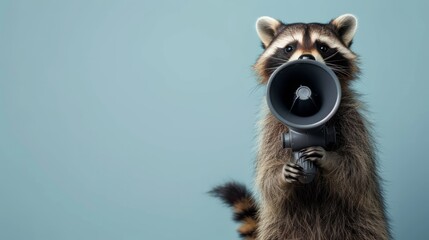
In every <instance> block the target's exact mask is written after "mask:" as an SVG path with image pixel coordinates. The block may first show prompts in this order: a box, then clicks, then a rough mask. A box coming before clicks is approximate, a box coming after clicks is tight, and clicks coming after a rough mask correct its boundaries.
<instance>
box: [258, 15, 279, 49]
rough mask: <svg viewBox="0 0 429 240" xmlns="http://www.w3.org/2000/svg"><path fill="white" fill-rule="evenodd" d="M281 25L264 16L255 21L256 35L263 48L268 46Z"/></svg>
mask: <svg viewBox="0 0 429 240" xmlns="http://www.w3.org/2000/svg"><path fill="white" fill-rule="evenodd" d="M281 25H282V23H281V22H280V21H278V20H276V19H274V18H271V17H266V16H264V17H260V18H258V20H256V32H257V33H258V36H259V39H261V41H262V45H263V47H264V48H266V47H268V45H270V43H271V41H272V40H273V39H274V37H275V36H276V34H277V33H278V29H279V27H280V26H281Z"/></svg>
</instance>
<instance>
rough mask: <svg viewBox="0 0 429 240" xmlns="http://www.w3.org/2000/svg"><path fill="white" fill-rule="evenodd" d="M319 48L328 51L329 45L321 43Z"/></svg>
mask: <svg viewBox="0 0 429 240" xmlns="http://www.w3.org/2000/svg"><path fill="white" fill-rule="evenodd" d="M319 49H320V51H322V52H326V51H328V49H329V47H328V46H326V45H325V44H322V45H320V46H319Z"/></svg>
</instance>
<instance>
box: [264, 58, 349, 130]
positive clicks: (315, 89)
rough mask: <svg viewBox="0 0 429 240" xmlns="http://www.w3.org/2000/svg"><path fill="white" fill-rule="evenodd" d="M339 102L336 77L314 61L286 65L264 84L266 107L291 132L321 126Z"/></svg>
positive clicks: (332, 113)
mask: <svg viewBox="0 0 429 240" xmlns="http://www.w3.org/2000/svg"><path fill="white" fill-rule="evenodd" d="M340 99H341V85H340V82H339V81H338V78H337V76H336V75H335V73H334V72H333V71H332V70H331V69H330V68H328V67H326V66H325V65H324V64H322V63H319V62H317V61H314V60H296V61H292V62H289V63H286V64H284V65H282V66H280V67H279V68H277V70H276V71H275V72H274V73H273V74H272V75H271V77H270V79H269V81H268V89H267V103H268V106H269V108H270V110H271V112H272V113H273V114H274V116H275V117H276V118H277V119H279V120H280V121H281V122H282V123H284V124H285V125H287V126H288V127H289V128H292V129H314V128H317V127H319V126H322V125H323V124H325V123H326V122H327V121H328V120H329V119H330V118H331V117H332V116H333V115H334V114H335V112H336V111H337V109H338V107H339V105H340Z"/></svg>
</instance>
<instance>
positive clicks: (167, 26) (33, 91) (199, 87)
mask: <svg viewBox="0 0 429 240" xmlns="http://www.w3.org/2000/svg"><path fill="white" fill-rule="evenodd" d="M428 9H429V4H428V2H427V1H423V0H422V1H401V2H399V1H398V2H396V1H387V0H386V1H369V0H368V1H342V0H337V1H259V2H256V1H253V2H251V1H247V0H241V1H231V0H229V1H219V0H217V1H198V0H194V1H174V0H171V1H124V0H118V1H101V0H100V1H87V0H79V1H54V0H52V1H4V0H3V1H1V2H0V239H11V240H12V239H25V240H27V239H40V240H50V239H70V240H72V239H73V240H74V239H83V240H85V239H161V240H164V239H188V240H189V239H195V240H196V239H213V240H215V239H216V240H219V239H238V237H237V234H236V233H235V228H236V225H235V224H234V223H233V222H232V221H231V220H230V218H231V213H230V211H229V209H227V208H225V207H223V206H222V205H221V204H220V202H219V201H217V200H216V199H212V198H210V197H208V196H207V194H206V191H208V190H209V189H210V188H211V187H212V186H214V185H216V184H219V183H222V182H224V181H227V180H231V179H235V180H238V181H241V182H244V183H246V184H247V185H249V186H252V182H253V161H254V156H255V153H254V145H255V136H256V131H255V123H256V121H257V113H258V109H259V105H260V99H261V97H262V96H263V94H264V88H263V87H260V88H258V87H257V84H256V80H255V77H254V73H253V72H252V70H251V65H252V64H253V63H254V61H255V59H256V58H257V56H258V54H259V53H261V51H262V49H261V48H260V43H259V40H258V38H257V35H256V33H255V30H254V23H255V20H256V19H257V17H259V16H262V15H269V16H272V17H276V18H279V19H281V20H283V21H285V22H295V21H305V22H309V21H321V22H327V21H329V20H330V19H331V18H334V17H336V16H338V15H341V14H343V13H347V12H350V13H354V14H355V15H356V16H357V17H358V18H359V29H358V32H357V35H356V37H355V43H354V45H353V49H354V50H355V51H356V52H357V53H359V54H360V55H361V63H362V65H361V66H362V72H363V74H362V76H361V81H359V82H358V83H357V84H356V85H355V86H356V87H357V89H358V90H359V91H360V92H361V93H363V94H364V96H363V99H364V100H365V101H366V102H367V103H368V106H369V110H370V112H371V114H370V116H369V118H370V119H371V120H372V121H373V122H374V124H375V130H376V135H377V140H378V143H379V149H380V152H379V158H380V172H381V175H382V177H383V178H384V179H385V192H386V194H385V196H386V201H387V204H388V210H389V212H390V214H389V215H390V217H391V225H392V231H393V233H394V236H395V237H396V239H429V234H428V231H427V228H428V221H427V216H429V207H428V206H427V203H428V202H429V193H428V185H427V183H428V180H427V175H428V174H427V172H428V167H429V163H428V158H427V152H428V151H427V149H428V145H427V143H428V141H427V140H426V139H427V136H428V135H429V131H428V123H429V110H428V99H427V98H426V97H427V94H428V86H429V84H428V77H427V70H428V65H427V63H428V60H427V59H428V55H429V51H428V42H429V32H428V23H429V17H428V14H427V11H428Z"/></svg>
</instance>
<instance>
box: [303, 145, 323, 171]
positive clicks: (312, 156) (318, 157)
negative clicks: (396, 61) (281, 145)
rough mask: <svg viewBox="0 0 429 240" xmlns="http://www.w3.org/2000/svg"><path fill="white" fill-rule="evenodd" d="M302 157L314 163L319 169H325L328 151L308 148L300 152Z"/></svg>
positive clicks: (320, 148) (319, 148)
mask: <svg viewBox="0 0 429 240" xmlns="http://www.w3.org/2000/svg"><path fill="white" fill-rule="evenodd" d="M300 153H301V157H303V158H304V159H305V160H307V161H311V162H313V163H314V164H315V165H316V166H318V167H323V165H324V162H325V160H326V150H325V149H324V148H323V147H308V148H304V149H302V150H301V151H300Z"/></svg>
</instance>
